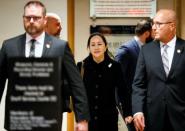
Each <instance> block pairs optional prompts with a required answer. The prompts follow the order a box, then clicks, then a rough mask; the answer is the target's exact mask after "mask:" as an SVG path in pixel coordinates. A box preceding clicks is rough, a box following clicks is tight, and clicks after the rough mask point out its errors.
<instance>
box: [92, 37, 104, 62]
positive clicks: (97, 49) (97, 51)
mask: <svg viewBox="0 0 185 131" xmlns="http://www.w3.org/2000/svg"><path fill="white" fill-rule="evenodd" d="M106 50H107V46H105V43H104V42H103V40H102V38H101V37H100V36H98V35H96V36H93V37H92V38H91V40H90V45H89V51H90V53H91V54H92V56H93V58H94V59H96V60H103V59H104V53H105V51H106Z"/></svg>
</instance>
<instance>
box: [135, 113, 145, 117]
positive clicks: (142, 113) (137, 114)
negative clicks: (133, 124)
mask: <svg viewBox="0 0 185 131" xmlns="http://www.w3.org/2000/svg"><path fill="white" fill-rule="evenodd" d="M138 114H140V115H143V112H137V113H135V114H134V115H133V117H134V116H136V115H138Z"/></svg>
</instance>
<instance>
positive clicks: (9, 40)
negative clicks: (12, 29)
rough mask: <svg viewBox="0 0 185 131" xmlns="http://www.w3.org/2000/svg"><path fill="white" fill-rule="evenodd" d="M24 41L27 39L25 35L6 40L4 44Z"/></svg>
mask: <svg viewBox="0 0 185 131" xmlns="http://www.w3.org/2000/svg"><path fill="white" fill-rule="evenodd" d="M22 39H26V35H25V34H22V35H19V36H15V37H12V38H9V39H6V40H4V42H3V43H15V42H16V41H19V40H22Z"/></svg>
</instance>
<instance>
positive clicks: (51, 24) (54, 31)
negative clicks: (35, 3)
mask: <svg viewBox="0 0 185 131" xmlns="http://www.w3.org/2000/svg"><path fill="white" fill-rule="evenodd" d="M61 30H62V23H61V18H60V16H59V15H57V14H56V13H47V14H46V25H45V31H46V32H47V33H48V34H49V35H52V36H55V37H58V38H60V32H61Z"/></svg>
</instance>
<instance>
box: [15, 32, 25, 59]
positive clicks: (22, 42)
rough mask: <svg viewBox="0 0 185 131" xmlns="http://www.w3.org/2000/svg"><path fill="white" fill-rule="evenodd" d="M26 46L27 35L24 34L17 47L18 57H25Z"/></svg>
mask: <svg viewBox="0 0 185 131" xmlns="http://www.w3.org/2000/svg"><path fill="white" fill-rule="evenodd" d="M25 44H26V34H23V35H22V36H21V38H20V39H19V41H18V47H17V53H18V56H24V57H25Z"/></svg>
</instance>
